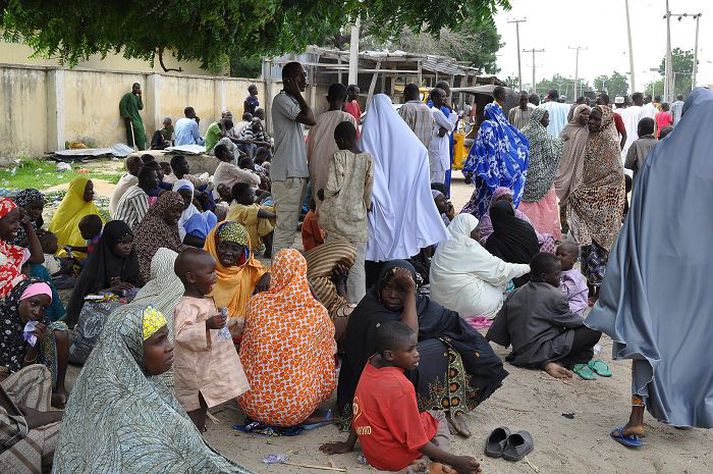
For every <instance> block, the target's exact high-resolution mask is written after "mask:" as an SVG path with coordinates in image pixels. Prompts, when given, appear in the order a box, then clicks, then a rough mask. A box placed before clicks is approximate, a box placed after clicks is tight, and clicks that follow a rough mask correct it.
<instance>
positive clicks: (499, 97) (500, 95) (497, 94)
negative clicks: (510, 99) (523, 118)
mask: <svg viewBox="0 0 713 474" xmlns="http://www.w3.org/2000/svg"><path fill="white" fill-rule="evenodd" d="M493 99H495V102H497V104H498V105H499V106H500V108H501V109H504V108H505V100H507V91H506V90H505V88H504V87H503V86H497V87H495V88H494V89H493Z"/></svg>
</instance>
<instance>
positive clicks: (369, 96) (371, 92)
mask: <svg viewBox="0 0 713 474" xmlns="http://www.w3.org/2000/svg"><path fill="white" fill-rule="evenodd" d="M380 70H381V61H378V62H377V63H376V67H375V68H374V75H373V76H371V84H370V85H369V93H368V94H367V96H366V107H367V108H368V107H369V104H371V99H372V97H374V89H376V79H377V78H378V77H379V71H380Z"/></svg>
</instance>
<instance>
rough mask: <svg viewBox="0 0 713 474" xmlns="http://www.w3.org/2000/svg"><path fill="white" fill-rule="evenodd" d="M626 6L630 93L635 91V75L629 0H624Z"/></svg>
mask: <svg viewBox="0 0 713 474" xmlns="http://www.w3.org/2000/svg"><path fill="white" fill-rule="evenodd" d="M624 5H625V7H626V33H627V35H628V36H629V71H631V93H632V94H633V93H634V92H635V91H636V77H635V75H634V46H633V43H632V41H631V21H630V20H629V0H625V2H624Z"/></svg>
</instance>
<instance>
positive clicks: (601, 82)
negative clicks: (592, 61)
mask: <svg viewBox="0 0 713 474" xmlns="http://www.w3.org/2000/svg"><path fill="white" fill-rule="evenodd" d="M594 88H595V89H597V90H598V91H604V92H606V93H607V94H608V95H609V97H610V99H611V100H614V98H615V97H618V96H621V97H624V96H625V95H627V94H628V93H629V79H628V78H627V77H626V76H625V75H624V74H621V73H620V72H617V71H614V72H613V73H612V74H611V75H609V76H607V75H606V74H602V75H600V76H597V77H595V78H594Z"/></svg>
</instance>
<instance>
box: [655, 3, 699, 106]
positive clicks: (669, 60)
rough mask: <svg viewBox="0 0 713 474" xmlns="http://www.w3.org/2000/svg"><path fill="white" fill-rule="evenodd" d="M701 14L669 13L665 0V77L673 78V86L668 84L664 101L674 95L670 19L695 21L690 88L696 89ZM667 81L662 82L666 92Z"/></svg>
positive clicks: (674, 82)
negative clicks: (666, 43) (666, 35)
mask: <svg viewBox="0 0 713 474" xmlns="http://www.w3.org/2000/svg"><path fill="white" fill-rule="evenodd" d="M702 15H703V14H702V13H671V11H670V10H669V9H668V0H666V16H665V17H664V18H666V22H667V27H668V30H669V31H668V40H667V41H668V45H667V51H666V71H667V76H666V77H668V78H669V79H671V77H674V79H673V84H669V88H668V93H666V92H664V96H665V97H666V100H668V101H669V102H670V101H672V100H673V99H674V96H675V95H676V79H675V75H674V74H672V73H673V57H672V56H671V17H672V16H675V17H678V21H681V20H683V19H684V18H692V19H694V20H696V42H695V46H694V47H693V68H692V70H691V72H690V74H691V88H693V87H696V76H697V75H698V29H699V26H700V20H701V16H702ZM678 74H687V73H684V72H682V71H679V72H678ZM667 82H668V81H664V91H665V90H666V87H665V86H666V84H667Z"/></svg>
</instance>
